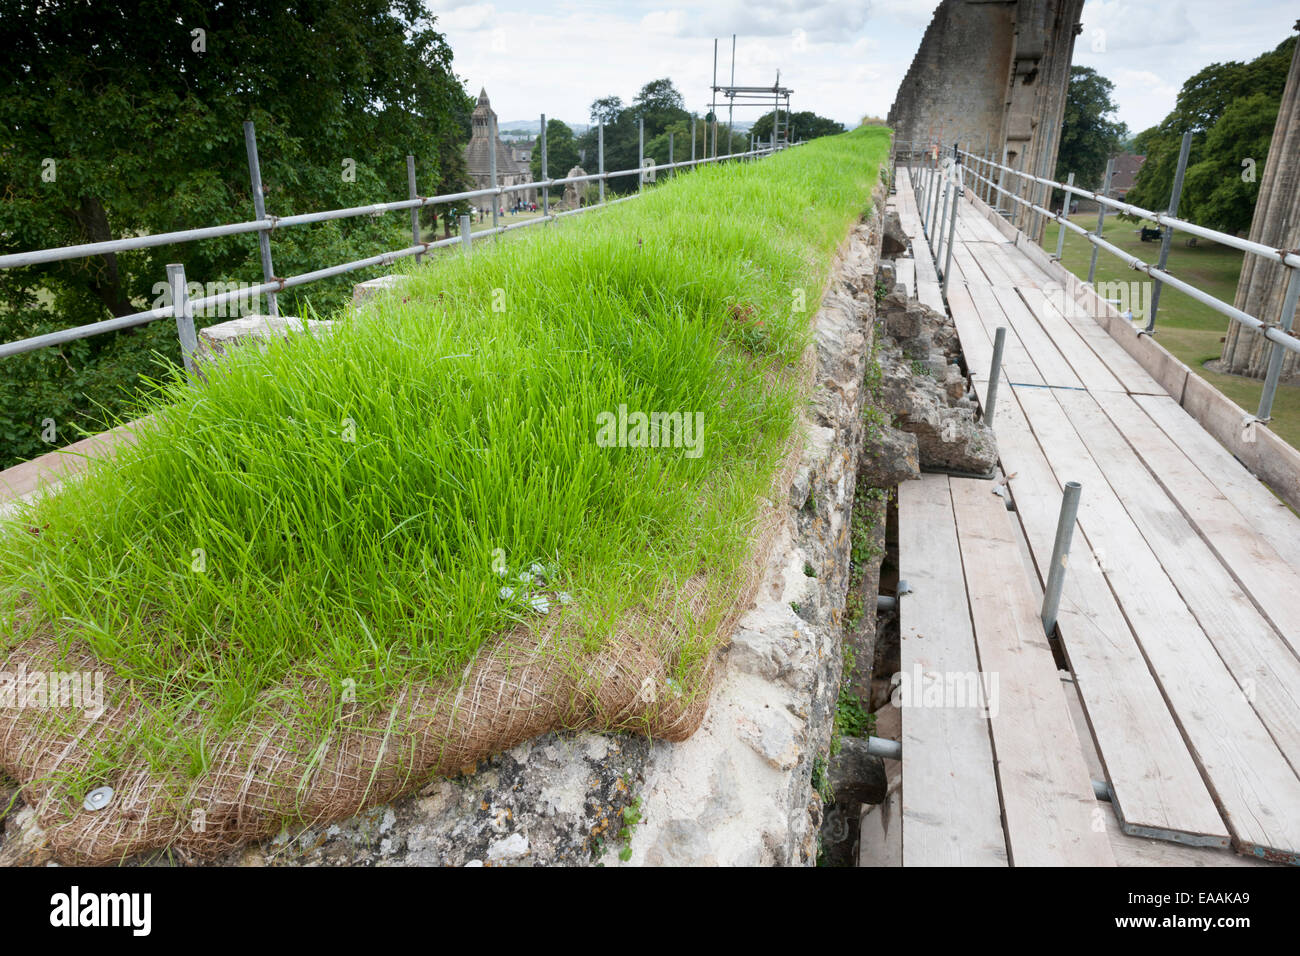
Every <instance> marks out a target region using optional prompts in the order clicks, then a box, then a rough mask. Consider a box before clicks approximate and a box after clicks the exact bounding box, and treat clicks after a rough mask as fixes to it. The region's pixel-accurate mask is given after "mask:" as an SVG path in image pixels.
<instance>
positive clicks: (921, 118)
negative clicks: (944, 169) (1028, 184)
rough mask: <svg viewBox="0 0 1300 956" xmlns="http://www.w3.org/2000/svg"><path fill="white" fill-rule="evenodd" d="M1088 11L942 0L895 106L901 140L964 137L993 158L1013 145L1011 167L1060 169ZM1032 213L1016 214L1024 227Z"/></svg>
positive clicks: (1034, 3)
mask: <svg viewBox="0 0 1300 956" xmlns="http://www.w3.org/2000/svg"><path fill="white" fill-rule="evenodd" d="M1082 9H1083V0H944V2H943V3H942V4H941V5H940V6H939V8H938V10H936V11H935V13H934V17H933V19H932V20H931V21H930V26H929V27H928V28H927V29H926V31H925V36H924V38H923V39H922V41H921V46H920V49H918V50H917V53H916V56H915V57H914V58H913V60H912V65H911V67H910V68H909V69H908V71H907V75H906V76H905V77H904V79H903V82H902V84H901V85H900V86H899V88H898V93H897V95H896V96H895V99H894V104H893V106H892V107H891V108H890V111H889V124H890V125H891V126H892V127H893V128H894V130H895V131H896V133H897V138H898V141H899V142H900V144H906V143H909V142H910V143H915V144H918V147H919V145H920V144H922V143H925V142H939V143H942V144H943V145H944V146H947V147H950V146H951V145H952V144H953V143H954V142H957V143H960V144H961V145H962V146H963V148H966V149H970V150H971V151H973V152H977V153H983V152H984V151H985V150H986V149H988V150H991V151H992V152H993V154H994V158H995V159H1001V157H1002V154H1003V150H1004V149H1005V151H1006V157H1007V165H1009V166H1012V167H1013V168H1016V169H1024V170H1026V171H1027V172H1029V173H1032V174H1034V175H1039V176H1051V175H1053V174H1054V173H1055V171H1056V153H1057V150H1058V148H1059V145H1060V131H1061V121H1062V118H1063V116H1064V113H1065V95H1066V90H1067V88H1068V87H1069V82H1070V60H1071V57H1072V56H1073V55H1074V38H1075V36H1076V35H1077V34H1078V32H1079V30H1080V25H1079V15H1080V13H1081V11H1082ZM902 148H906V146H905V145H904V146H903V147H902ZM1006 185H1007V187H1008V188H1010V187H1011V179H1010V177H1008V182H1007V184H1006ZM1041 204H1042V202H1041V199H1040V205H1041ZM1028 220H1029V217H1028V216H1027V215H1025V214H1023V213H1017V214H1016V215H1015V216H1014V217H1013V219H1012V221H1013V222H1014V223H1015V224H1016V225H1017V226H1018V227H1020V228H1022V229H1024V230H1025V231H1026V232H1028V231H1030V226H1031V223H1030V222H1029V221H1028ZM1039 229H1040V230H1041V224H1039ZM1035 238H1037V237H1035Z"/></svg>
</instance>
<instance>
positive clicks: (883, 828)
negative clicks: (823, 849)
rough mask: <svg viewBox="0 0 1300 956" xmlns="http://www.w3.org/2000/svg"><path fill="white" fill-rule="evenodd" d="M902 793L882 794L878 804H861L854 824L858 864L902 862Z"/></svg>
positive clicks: (887, 864)
mask: <svg viewBox="0 0 1300 956" xmlns="http://www.w3.org/2000/svg"><path fill="white" fill-rule="evenodd" d="M902 803H903V794H902V790H901V788H900V789H898V790H891V791H889V792H888V793H887V794H885V802H884V803H882V804H880V805H879V806H875V807H873V806H870V805H867V806H864V807H863V808H862V819H861V823H860V825H859V828H858V866H902V865H903V826H902V822H903V817H902Z"/></svg>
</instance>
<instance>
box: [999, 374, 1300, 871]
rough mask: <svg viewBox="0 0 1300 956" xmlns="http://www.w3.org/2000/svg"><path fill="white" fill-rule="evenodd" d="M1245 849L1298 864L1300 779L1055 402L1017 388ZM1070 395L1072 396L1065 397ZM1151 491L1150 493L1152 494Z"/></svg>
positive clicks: (1190, 745)
mask: <svg viewBox="0 0 1300 956" xmlns="http://www.w3.org/2000/svg"><path fill="white" fill-rule="evenodd" d="M1014 392H1015V394H1016V397H1017V399H1018V400H1019V401H1020V405H1021V408H1022V409H1024V411H1025V413H1026V418H1027V420H1028V421H1029V423H1030V425H1031V426H1032V428H1033V430H1034V434H1035V436H1036V437H1037V438H1038V442H1039V444H1040V446H1041V447H1042V449H1043V451H1044V453H1045V456H1046V458H1047V459H1048V461H1049V462H1050V463H1051V465H1052V468H1053V470H1054V472H1055V473H1056V476H1057V478H1058V480H1061V481H1068V480H1075V481H1080V482H1082V484H1083V495H1082V500H1081V504H1080V511H1079V524H1080V527H1081V528H1082V529H1083V532H1084V534H1085V535H1086V540H1087V542H1088V544H1089V546H1090V547H1091V548H1092V551H1093V553H1094V554H1097V555H1098V556H1099V557H1102V559H1103V568H1104V570H1105V574H1106V578H1107V580H1108V581H1109V582H1110V585H1111V589H1112V591H1113V592H1114V593H1115V595H1116V597H1117V598H1118V599H1119V602H1120V605H1121V607H1122V608H1123V610H1124V612H1125V615H1126V617H1127V618H1128V620H1129V623H1130V626H1132V628H1133V631H1134V633H1135V634H1136V636H1137V638H1138V641H1139V645H1140V647H1141V649H1142V652H1143V656H1144V657H1145V658H1146V660H1147V662H1148V665H1149V666H1150V668H1151V670H1152V672H1153V673H1154V674H1155V676H1156V679H1157V681H1158V683H1159V685H1160V688H1161V692H1162V693H1163V694H1164V697H1165V699H1166V701H1167V702H1168V703H1169V705H1170V709H1171V710H1172V711H1173V713H1174V715H1175V718H1176V720H1177V721H1178V724H1179V729H1180V730H1181V731H1182V735H1183V739H1184V740H1185V741H1186V743H1187V745H1188V749H1189V750H1190V751H1191V753H1192V756H1193V758H1194V759H1195V760H1196V762H1197V766H1198V767H1199V768H1200V770H1201V774H1202V777H1203V778H1204V779H1205V780H1206V783H1207V785H1208V786H1209V788H1210V791H1211V795H1212V796H1213V797H1214V798H1215V801H1216V803H1217V804H1218V806H1219V809H1220V812H1221V813H1222V814H1223V816H1224V820H1225V822H1226V823H1227V824H1228V827H1229V829H1230V830H1231V831H1232V834H1233V837H1234V840H1235V842H1236V843H1237V844H1238V846H1239V848H1241V849H1243V850H1245V851H1247V852H1252V853H1256V854H1257V855H1265V856H1268V857H1270V858H1275V859H1286V860H1289V861H1296V862H1300V853H1298V852H1297V851H1298V850H1300V813H1297V810H1296V808H1297V807H1300V780H1298V779H1297V778H1296V775H1295V773H1294V772H1293V771H1292V769H1291V767H1290V765H1289V764H1288V763H1287V761H1286V759H1285V758H1284V757H1283V755H1282V753H1281V751H1280V750H1279V749H1278V746H1277V744H1276V743H1275V742H1274V741H1273V739H1272V737H1271V736H1270V734H1269V732H1268V729H1267V728H1266V727H1265V726H1264V723H1263V722H1262V720H1261V719H1260V716H1259V715H1258V714H1257V713H1256V711H1255V709H1254V707H1252V705H1251V703H1250V701H1249V700H1248V699H1247V698H1246V696H1245V695H1244V694H1243V693H1242V690H1241V688H1240V687H1239V686H1238V684H1237V682H1236V681H1235V680H1234V679H1233V676H1232V675H1231V674H1230V673H1229V672H1228V669H1227V668H1226V667H1225V666H1224V663H1223V661H1222V659H1221V658H1220V657H1219V655H1218V652H1217V651H1216V649H1215V647H1214V645H1213V644H1212V643H1211V642H1210V640H1209V639H1208V637H1206V635H1205V632H1204V631H1203V630H1202V629H1201V627H1200V625H1199V623H1198V622H1197V620H1196V618H1195V617H1194V616H1193V615H1192V613H1191V611H1189V610H1188V608H1187V606H1186V604H1185V603H1184V602H1183V600H1182V597H1181V596H1180V595H1179V593H1178V590H1177V589H1176V588H1175V587H1174V585H1173V583H1172V582H1171V581H1170V579H1169V577H1168V575H1167V574H1166V573H1165V571H1164V570H1163V569H1162V568H1161V566H1160V562H1159V559H1158V558H1157V557H1156V555H1155V554H1154V553H1153V552H1152V550H1151V548H1150V546H1149V545H1148V544H1147V542H1146V540H1145V538H1144V537H1143V535H1142V534H1141V532H1140V531H1139V530H1138V529H1137V527H1136V525H1135V524H1134V523H1133V520H1132V519H1131V518H1130V517H1129V515H1128V513H1127V512H1126V511H1125V510H1124V507H1123V505H1122V504H1121V503H1120V501H1119V500H1118V498H1116V497H1115V494H1114V492H1113V491H1112V490H1111V488H1110V485H1109V484H1108V482H1107V481H1106V479H1105V477H1104V476H1103V474H1102V473H1101V471H1100V470H1099V469H1098V467H1097V465H1096V464H1095V463H1094V462H1093V460H1092V456H1091V455H1090V454H1089V453H1088V451H1087V450H1086V448H1084V446H1083V443H1082V442H1081V441H1080V438H1079V435H1078V433H1077V432H1076V431H1075V430H1074V428H1073V427H1072V426H1071V424H1070V420H1069V419H1068V418H1067V417H1066V415H1065V412H1064V409H1063V408H1062V406H1061V405H1060V404H1058V402H1057V396H1056V395H1053V394H1051V393H1049V392H1046V391H1044V390H1039V389H1015V390H1014ZM1061 394H1064V393H1061ZM1144 490H1149V489H1144Z"/></svg>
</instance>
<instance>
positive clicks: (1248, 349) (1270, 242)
mask: <svg viewBox="0 0 1300 956" xmlns="http://www.w3.org/2000/svg"><path fill="white" fill-rule="evenodd" d="M1296 28H1297V29H1300V22H1297V23H1296ZM1250 238H1251V239H1252V240H1253V241H1255V242H1259V243H1262V244H1264V245H1266V246H1270V247H1272V248H1274V249H1295V248H1297V247H1300V46H1297V47H1296V53H1295V55H1294V56H1293V57H1292V59H1291V72H1290V73H1289V74H1287V80H1286V90H1285V92H1284V93H1283V94H1282V106H1281V108H1280V109H1279V110H1278V114H1277V125H1276V126H1274V127H1273V140H1272V142H1271V143H1270V144H1269V147H1268V158H1267V159H1266V160H1265V161H1264V176H1263V179H1261V180H1260V184H1259V199H1258V200H1257V201H1256V203H1255V216H1254V218H1253V219H1252V220H1251V224H1250ZM1288 272H1289V270H1288V269H1287V268H1286V267H1285V266H1283V265H1282V264H1281V263H1280V262H1268V261H1266V260H1264V259H1261V258H1259V257H1258V256H1245V257H1244V260H1243V262H1242V265H1241V279H1240V280H1239V281H1238V283H1237V298H1236V301H1235V302H1234V303H1233V304H1234V305H1235V306H1236V307H1237V308H1239V309H1241V310H1242V311H1243V312H1246V313H1248V314H1250V315H1253V316H1256V317H1257V318H1260V319H1262V320H1264V321H1265V322H1274V323H1276V322H1279V321H1280V320H1281V318H1282V300H1283V299H1284V297H1285V295H1286V287H1287V282H1288V279H1289V276H1288V275H1287V273H1288ZM1272 351H1273V345H1272V343H1271V342H1269V341H1268V340H1267V339H1265V338H1264V337H1263V336H1262V335H1260V334H1259V333H1258V332H1254V331H1251V330H1250V329H1247V328H1245V327H1244V326H1242V325H1239V324H1238V323H1236V322H1230V323H1229V325H1228V335H1227V338H1226V339H1225V340H1224V346H1223V361H1222V363H1221V365H1220V370H1221V371H1224V372H1235V373H1237V374H1238V375H1252V376H1254V377H1256V378H1262V377H1263V376H1264V373H1265V371H1267V369H1268V360H1269V355H1270V354H1271V353H1272ZM1282 381H1284V382H1300V355H1297V354H1296V353H1294V352H1289V353H1287V355H1286V357H1285V358H1284V360H1283V363H1282Z"/></svg>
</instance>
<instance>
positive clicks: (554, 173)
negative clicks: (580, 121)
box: [532, 119, 578, 197]
mask: <svg viewBox="0 0 1300 956" xmlns="http://www.w3.org/2000/svg"><path fill="white" fill-rule="evenodd" d="M577 165H578V145H577V140H575V139H574V136H573V130H572V129H570V128H569V124H567V123H565V122H564V121H563V120H557V119H550V120H547V121H546V166H547V170H546V173H547V178H550V179H561V178H563V177H564V176H565V175H566V174H567V173H568V172H569V170H570V169H572V168H573V167H574V166H577ZM532 170H533V179H534V180H536V181H538V182H540V181H541V180H542V179H543V178H544V177H543V175H542V139H541V137H540V136H539V137H538V138H537V139H536V140H534V142H533V159H532ZM556 191H557V190H552V191H551V195H552V197H554V195H555V192H556ZM559 191H560V192H562V190H559Z"/></svg>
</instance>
